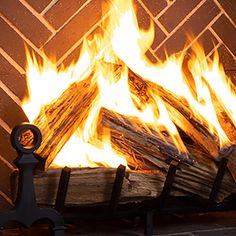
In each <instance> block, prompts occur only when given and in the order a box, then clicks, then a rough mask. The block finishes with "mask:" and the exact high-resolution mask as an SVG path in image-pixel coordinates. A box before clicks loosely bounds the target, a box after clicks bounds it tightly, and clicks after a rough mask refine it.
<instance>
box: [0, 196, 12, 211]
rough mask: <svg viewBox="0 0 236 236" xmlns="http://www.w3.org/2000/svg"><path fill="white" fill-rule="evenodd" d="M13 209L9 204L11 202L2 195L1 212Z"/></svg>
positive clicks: (0, 201)
mask: <svg viewBox="0 0 236 236" xmlns="http://www.w3.org/2000/svg"><path fill="white" fill-rule="evenodd" d="M11 208H12V206H11V205H10V204H9V202H8V201H7V200H6V199H5V198H4V197H3V196H2V195H0V211H2V212H3V211H6V210H9V209H11Z"/></svg>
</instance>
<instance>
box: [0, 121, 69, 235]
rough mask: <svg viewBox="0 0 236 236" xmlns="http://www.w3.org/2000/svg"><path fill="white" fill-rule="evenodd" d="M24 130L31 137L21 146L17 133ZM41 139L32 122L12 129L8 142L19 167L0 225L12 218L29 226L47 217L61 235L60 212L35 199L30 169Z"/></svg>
mask: <svg viewBox="0 0 236 236" xmlns="http://www.w3.org/2000/svg"><path fill="white" fill-rule="evenodd" d="M28 130H30V131H31V132H32V133H33V135H34V141H33V144H32V145H31V146H23V145H22V144H21V143H20V136H21V134H22V133H23V132H25V131H28ZM41 141H42V135H41V132H40V130H39V129H38V128H37V127H36V126H34V125H31V124H21V125H18V126H16V127H15V128H14V129H13V130H12V133H11V143H12V146H13V147H14V148H15V149H16V151H17V153H18V157H17V158H16V160H15V161H14V163H15V164H16V166H17V167H18V169H19V184H18V193H17V198H16V203H15V207H14V209H13V210H10V211H8V212H4V213H1V214H0V225H1V226H2V225H4V224H5V223H7V222H9V221H16V222H18V223H21V224H22V225H24V226H25V227H30V226H31V225H32V224H33V223H34V222H36V221H38V220H49V221H50V223H52V224H53V231H54V235H55V236H63V235H64V230H65V227H64V219H63V217H62V215H61V214H60V213H59V212H58V211H56V210H55V209H53V208H39V207H38V206H37V203H36V198H35V191H34V184H33V171H34V169H35V167H36V165H37V164H38V163H39V160H38V159H37V157H36V156H35V155H34V154H33V152H34V151H35V150H36V149H37V148H38V147H39V146H40V144H41Z"/></svg>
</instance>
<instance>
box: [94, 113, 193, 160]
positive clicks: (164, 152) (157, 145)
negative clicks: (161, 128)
mask: <svg viewBox="0 0 236 236" xmlns="http://www.w3.org/2000/svg"><path fill="white" fill-rule="evenodd" d="M98 124H99V126H98V134H101V133H102V132H103V129H104V128H106V129H107V128H108V129H109V130H110V131H111V134H112V137H116V138H117V139H119V137H122V139H124V140H123V141H125V142H126V145H127V146H128V147H130V148H131V147H132V145H133V144H135V145H136V146H135V150H139V151H140V153H142V154H143V155H144V156H145V154H148V156H157V158H159V159H160V160H162V161H163V160H164V161H166V160H167V159H169V160H171V159H175V160H177V161H179V160H183V161H185V162H187V163H189V164H192V163H193V161H194V159H193V158H192V156H190V155H188V154H187V153H180V151H179V150H178V149H177V148H176V146H175V145H174V143H173V142H172V141H171V140H170V139H169V138H168V136H166V137H164V135H160V134H159V133H157V132H156V131H154V130H152V129H151V128H150V129H149V128H148V127H147V125H145V126H144V125H143V124H142V122H140V121H139V120H138V118H136V117H125V116H123V115H120V114H119V113H116V112H112V111H109V110H107V109H106V108H102V109H101V110H100V115H99V121H98ZM113 131H114V132H113Z"/></svg>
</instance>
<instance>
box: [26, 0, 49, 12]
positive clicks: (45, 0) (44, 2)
mask: <svg viewBox="0 0 236 236" xmlns="http://www.w3.org/2000/svg"><path fill="white" fill-rule="evenodd" d="M25 1H26V2H28V3H29V4H30V5H31V6H32V7H33V8H34V9H35V10H36V11H37V12H42V11H43V10H44V9H45V8H46V7H47V6H48V5H49V4H50V2H51V1H52V0H40V1H36V0H25Z"/></svg>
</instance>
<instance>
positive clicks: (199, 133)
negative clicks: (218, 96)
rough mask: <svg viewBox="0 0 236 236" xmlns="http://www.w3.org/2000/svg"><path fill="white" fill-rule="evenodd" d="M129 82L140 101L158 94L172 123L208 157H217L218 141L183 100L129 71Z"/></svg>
mask: <svg viewBox="0 0 236 236" xmlns="http://www.w3.org/2000/svg"><path fill="white" fill-rule="evenodd" d="M129 81H130V83H129V84H130V88H131V91H132V92H133V93H134V94H137V96H138V97H139V98H140V99H141V100H142V101H145V100H146V101H147V100H148V99H150V98H151V97H152V95H151V94H150V92H149V91H151V92H154V93H156V94H158V95H159V96H160V97H161V98H162V99H163V101H164V102H165V105H166V107H167V109H168V110H169V115H170V117H171V119H172V121H173V122H174V123H175V124H176V125H177V126H178V127H179V128H180V129H181V130H183V131H184V132H185V133H186V134H187V135H188V136H189V137H190V138H191V139H192V140H193V141H194V142H195V143H196V144H197V145H199V146H200V147H201V148H202V149H203V150H204V151H206V152H207V153H209V154H210V156H212V157H214V158H217V157H218V155H219V143H218V140H217V139H216V137H215V136H214V135H212V134H210V132H209V131H208V128H207V127H206V126H204V124H203V123H202V122H201V121H199V120H197V118H196V117H194V116H193V115H192V111H191V109H190V108H189V105H188V104H187V102H186V101H185V100H184V99H182V98H179V97H176V96H175V95H174V94H172V93H170V92H169V91H167V90H165V89H164V88H162V87H161V86H158V85H157V84H154V83H152V82H150V81H146V80H144V79H142V78H140V77H139V76H138V75H136V74H135V73H134V72H132V71H129Z"/></svg>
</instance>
